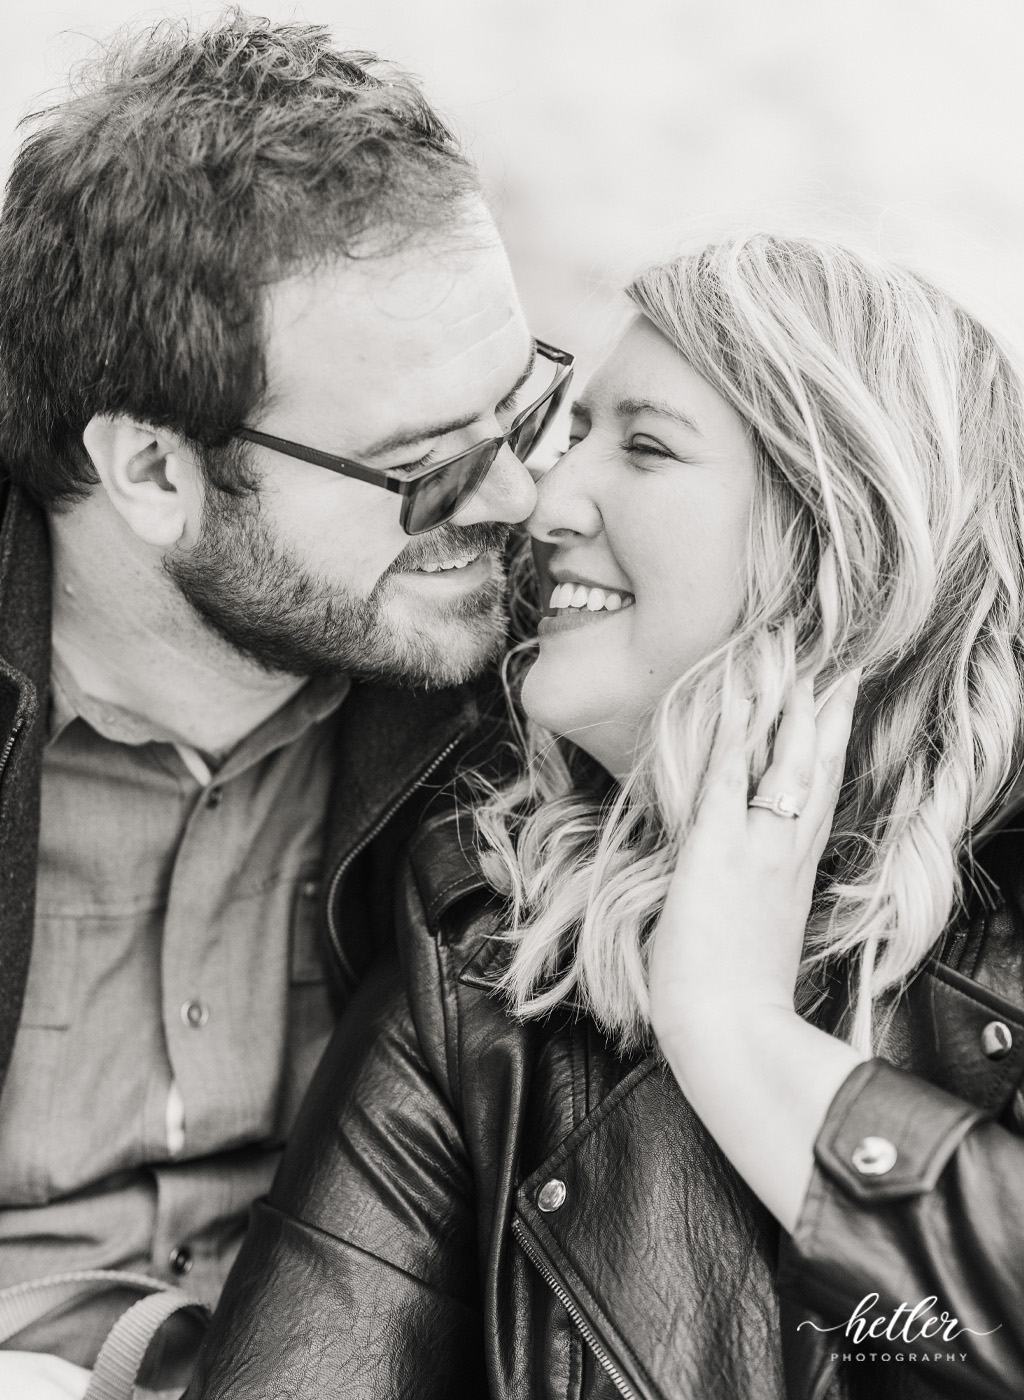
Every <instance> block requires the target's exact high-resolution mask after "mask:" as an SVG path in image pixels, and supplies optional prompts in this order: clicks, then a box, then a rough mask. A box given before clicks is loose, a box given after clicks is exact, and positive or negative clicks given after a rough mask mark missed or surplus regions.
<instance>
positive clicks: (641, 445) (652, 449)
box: [626, 437, 675, 458]
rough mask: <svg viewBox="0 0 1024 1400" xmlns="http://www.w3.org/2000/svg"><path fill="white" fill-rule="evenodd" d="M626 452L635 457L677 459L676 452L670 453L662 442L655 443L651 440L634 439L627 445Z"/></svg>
mask: <svg viewBox="0 0 1024 1400" xmlns="http://www.w3.org/2000/svg"><path fill="white" fill-rule="evenodd" d="M626 451H627V452H630V453H632V455H633V456H634V457H661V458H669V457H675V453H674V452H669V450H668V449H667V448H666V447H663V446H662V445H661V443H660V442H654V441H652V439H651V438H644V437H633V438H630V440H629V442H627V443H626Z"/></svg>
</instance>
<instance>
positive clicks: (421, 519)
mask: <svg viewBox="0 0 1024 1400" xmlns="http://www.w3.org/2000/svg"><path fill="white" fill-rule="evenodd" d="M534 344H535V345H536V348H537V354H538V355H539V356H540V357H542V358H543V359H545V360H548V361H550V362H551V363H552V364H553V365H555V366H556V369H555V377H554V379H553V380H552V382H551V383H550V384H549V385H548V387H547V388H546V389H545V390H544V392H543V394H541V395H540V397H539V398H536V399H534V400H533V402H532V403H531V404H530V405H529V406H528V407H527V408H524V409H523V410H522V412H521V413H518V414H516V416H515V418H514V419H513V421H512V426H511V427H510V428H509V429H508V431H507V432H504V433H502V434H501V435H500V436H499V437H492V438H485V439H484V441H483V442H478V443H477V444H476V445H475V446H474V447H470V448H467V449H466V451H465V452H460V453H458V454H457V455H456V456H455V457H448V458H446V460H445V461H443V462H430V463H428V464H427V465H426V466H423V467H415V468H413V469H412V470H411V471H404V470H402V469H400V468H399V469H394V468H393V469H390V470H388V469H380V468H374V467H366V466H363V464H362V463H361V462H350V461H349V460H348V458H346V457H335V456H333V455H332V454H331V453H330V452H321V451H319V450H318V449H317V448H315V447H304V446H303V445H302V444H301V443H298V442H289V441H288V440H287V438H279V437H272V436H271V435H270V434H269V433H261V432H257V430H256V429H255V428H240V429H239V430H238V432H236V433H235V434H234V436H235V437H236V438H242V439H244V440H245V441H246V442H254V443H257V444H258V445H259V446H260V447H269V448H270V449H271V450H272V451H274V452H281V453H283V454H284V456H286V457H296V458H298V460H299V461H300V462H311V463H312V464H313V466H315V467H326V468H327V470H328V471H331V472H337V473H338V474H339V475H340V476H350V477H354V478H355V480H356V481H367V482H369V484H370V485H371V486H382V487H383V488H384V490H385V491H394V492H396V493H397V494H398V495H399V496H401V497H402V513H401V517H400V518H401V522H402V529H403V530H404V531H405V532H406V534H407V535H422V534H423V533H424V532H425V531H427V530H433V529H436V527H437V526H438V525H443V524H444V523H445V521H446V520H451V518H452V516H453V515H454V514H455V513H456V511H459V510H461V509H462V507H463V506H464V505H465V504H466V502H467V501H469V500H470V498H471V497H472V496H473V495H474V494H475V492H476V491H477V490H478V488H479V487H480V485H481V483H482V482H483V479H484V477H485V476H486V475H487V473H488V471H489V470H490V468H491V466H492V465H493V463H494V459H495V458H496V457H497V455H498V453H499V452H500V451H501V449H502V447H504V445H505V443H508V445H509V447H510V448H511V449H512V451H513V452H514V453H515V455H516V456H517V457H518V458H519V460H520V462H525V461H526V460H527V458H528V457H529V456H530V454H531V453H532V452H533V450H534V448H536V447H537V445H538V444H539V442H540V440H541V438H542V437H543V436H544V434H545V433H546V432H547V430H548V428H549V427H550V426H551V423H552V421H553V419H554V417H555V415H556V414H557V412H558V410H559V408H560V407H561V404H562V401H563V400H564V398H565V395H566V392H567V390H568V388H569V382H570V380H571V379H572V367H573V356H572V355H570V354H569V353H568V351H566V350H556V349H555V347H554V346H553V345H546V344H545V343H544V342H543V341H542V340H538V341H535V342H534Z"/></svg>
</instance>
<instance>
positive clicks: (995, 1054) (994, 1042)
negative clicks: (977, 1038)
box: [981, 1021, 1013, 1060]
mask: <svg viewBox="0 0 1024 1400" xmlns="http://www.w3.org/2000/svg"><path fill="white" fill-rule="evenodd" d="M981 1048H982V1050H983V1051H984V1052H985V1054H986V1055H987V1056H988V1058H989V1059H990V1060H1001V1059H1002V1058H1003V1056H1004V1055H1008V1054H1009V1053H1010V1051H1011V1050H1012V1049H1013V1036H1012V1035H1011V1034H1010V1027H1009V1026H1007V1025H1005V1024H1004V1023H1003V1022H1002V1021H989V1023H988V1025H987V1026H986V1027H985V1029H984V1030H983V1031H982V1033H981Z"/></svg>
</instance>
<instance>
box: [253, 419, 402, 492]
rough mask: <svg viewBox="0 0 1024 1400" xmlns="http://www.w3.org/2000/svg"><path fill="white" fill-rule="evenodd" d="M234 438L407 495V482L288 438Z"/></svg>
mask: <svg viewBox="0 0 1024 1400" xmlns="http://www.w3.org/2000/svg"><path fill="white" fill-rule="evenodd" d="M235 437H239V438H244V439H245V441H246V442H254V443H256V444H257V445H258V446H260V447H269V448H270V449H271V451H273V452H283V453H284V454H285V456H287V457H298V458H299V460H300V461H302V462H309V463H311V464H312V465H313V466H314V467H326V469H327V470H328V471H329V472H337V473H338V475H339V476H350V477H354V478H355V479H356V480H357V481H368V482H369V483H370V484H371V485H375V486H383V487H385V488H386V489H387V490H388V491H394V492H396V493H397V494H398V495H399V496H404V495H406V494H407V492H408V487H409V483H410V479H409V478H398V477H392V476H388V475H387V473H386V472H383V471H381V470H380V469H379V468H374V467H364V466H363V465H362V464H361V463H360V462H350V461H348V460H347V458H344V457H335V456H333V455H332V454H331V453H330V452H320V451H318V450H317V449H316V448H315V447H304V446H303V445H302V443H298V442H290V441H289V440H288V439H287V438H279V437H274V436H273V435H272V434H270V433H261V432H259V431H257V429H256V428H240V429H239V430H238V432H236V433H235Z"/></svg>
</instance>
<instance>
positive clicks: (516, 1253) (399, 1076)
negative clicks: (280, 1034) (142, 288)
mask: <svg viewBox="0 0 1024 1400" xmlns="http://www.w3.org/2000/svg"><path fill="white" fill-rule="evenodd" d="M455 831H456V823H455V821H454V820H448V821H443V820H442V821H434V822H432V823H431V824H429V825H428V826H427V827H426V828H425V829H424V830H423V831H421V832H420V833H419V834H418V835H417V836H416V838H415V839H414V841H413V843H412V846H411V861H412V874H411V876H410V878H409V879H408V880H407V882H406V884H405V887H404V896H403V905H402V910H401V917H400V921H399V951H400V954H401V958H402V962H403V971H404V981H403V976H402V975H401V973H400V972H399V971H398V970H397V969H396V970H393V971H392V972H391V973H390V974H388V975H387V976H381V977H379V978H377V979H375V983H374V985H372V986H371V985H367V986H366V987H365V988H364V989H363V991H362V992H361V994H360V996H359V997H358V998H357V999H356V1001H355V1002H354V1003H353V1004H352V1006H351V1007H350V1010H349V1013H348V1014H347V1016H346V1017H345V1018H344V1019H343V1021H342V1024H341V1026H340V1028H339V1031H338V1034H337V1035H336V1037H335V1039H334V1041H333V1043H332V1045H331V1047H330V1049H329V1050H328V1052H327V1055H326V1056H325V1059H324V1061H323V1063H322V1065H321V1067H320V1070H319V1071H318V1074H317V1077H316V1079H315V1080H314V1083H313V1085H312V1087H311V1090H310V1092H309V1095H308V1096H307V1100H306V1103H305V1105H304V1107H303V1110H302V1113H301V1115H300V1119H299V1121H298V1123H297V1124H296V1127H295V1131H294V1134H293V1137H292V1139H291V1144H290V1146H289V1148H287V1149H286V1154H285V1158H284V1161H283V1163H282V1167H281V1170H280V1172H279V1174H278V1177H277V1180H276V1182H275V1184H274V1187H273V1190H272V1192H271V1195H270V1198H269V1200H268V1201H266V1202H262V1203H258V1204H257V1206H256V1208H255V1212H254V1218H253V1221H252V1225H251V1228H250V1232H249V1235H248V1237H247V1239H246V1241H245V1243H244V1245H243V1247H242V1251H241V1254H240V1255H239V1258H238V1260H237V1262H236V1265H235V1267H234V1270H233V1271H232V1274H231V1276H230V1278H229V1280H228V1284H227V1287H226V1289H225V1293H224V1296H223V1300H222V1303H221V1306H220V1308H219V1310H218V1312H217V1315H216V1317H215V1319H214V1323H213V1327H212V1331H211V1333H210V1335H209V1337H208V1340H207V1342H206V1344H205V1346H204V1349H203V1352H202V1354H201V1357H200V1362H199V1367H198V1371H197V1374H196V1378H195V1380H194V1382H193V1385H192V1387H191V1389H190V1390H189V1392H188V1400H200V1397H201V1400H229V1397H230V1400H243V1397H245V1400H271V1397H274V1400H276V1397H278V1396H285V1395H287V1396H289V1397H295V1400H320V1397H321V1396H339V1397H340V1396H344V1397H346V1400H363V1398H364V1397H366V1400H369V1397H374V1400H383V1397H396V1400H397V1397H402V1400H428V1397H430V1400H442V1397H445V1400H447V1398H448V1397H456V1396H457V1397H460V1400H481V1398H482V1397H485V1396H491V1397H493V1400H526V1398H527V1397H529V1400H554V1398H555V1397H558V1400H565V1398H566V1397H584V1396H585V1397H587V1400H598V1398H599V1397H600V1400H613V1397H618V1396H636V1397H644V1400H668V1397H672V1396H680V1395H685V1396H694V1397H700V1400H735V1398H736V1397H740V1396H743V1397H750V1400H775V1398H776V1397H781V1396H782V1394H783V1388H782V1371H781V1349H780V1338H779V1320H778V1307H777V1302H776V1293H775V1285H774V1274H775V1245H776V1233H777V1232H776V1230H775V1227H774V1224H773V1222H772V1221H771V1219H770V1218H769V1217H768V1215H767V1213H766V1212H765V1211H764V1210H763V1209H762V1208H761V1207H760V1205H759V1204H758V1203H757V1202H756V1201H755V1200H754V1198H753V1196H752V1195H751V1193H750V1192H749V1191H748V1190H747V1188H746V1187H745V1186H744V1185H743V1183H742V1182H741V1181H740V1180H739V1179H738V1177H737V1176H736V1174H735V1173H734V1172H733V1170H732V1168H731V1167H730V1166H729V1164H728V1163H727V1162H726V1161H725V1159H724V1158H723V1156H722V1154H721V1153H720V1152H719V1150H718V1148H717V1147H716V1145H715V1144H714V1143H713V1142H712V1141H711V1139H710V1138H709V1136H708V1134H707V1133H706V1132H705V1130H704V1128H703V1126H702V1124H701V1123H700V1122H699V1120H697V1118H696V1117H695V1115H694V1114H693V1112H692V1110H691V1109H690V1108H689V1105H688V1104H687V1102H686V1100H685V1099H684V1098H683V1096H682V1094H681V1093H680V1091H679V1089H678V1087H677V1085H676V1083H675V1080H674V1079H673V1078H672V1076H671V1075H670V1074H669V1073H668V1071H667V1069H666V1067H665V1065H664V1063H663V1062H662V1061H661V1060H660V1059H659V1058H658V1057H656V1056H647V1057H638V1058H637V1059H635V1060H623V1059H621V1058H619V1057H618V1056H616V1055H615V1054H614V1053H613V1052H612V1050H611V1049H610V1048H609V1046H608V1045H607V1044H606V1042H605V1041H604V1040H603V1038H602V1037H601V1036H600V1034H599V1033H598V1032H597V1030H596V1029H595V1027H594V1026H593V1025H592V1024H591V1023H590V1022H588V1021H587V1020H584V1019H580V1018H576V1017H572V1016H563V1017H561V1018H559V1019H555V1020H551V1021H549V1022H545V1023H544V1024H543V1025H537V1024H530V1025H524V1024H522V1023H520V1022H518V1021H516V1020H514V1019H513V1018H512V1017H511V1016H509V1015H508V1014H507V1013H506V1012H505V1010H504V1009H503V1007H502V1004H501V1002H500V1001H499V1000H498V999H497V998H496V997H495V996H494V994H493V991H492V984H493V979H494V975H495V968H496V959H498V958H500V957H502V956H503V955H504V951H505V948H506V947H507V945H504V944H503V943H502V942H501V941H500V940H499V939H496V938H494V937H493V934H494V933H495V932H496V931H498V929H499V927H500V912H499V909H498V906H499V904H500V901H497V900H496V899H495V896H494V895H493V893H492V891H491V890H490V889H489V888H488V887H487V885H486V882H485V881H484V879H483V877H482V875H481V873H480V870H479V867H478V865H477V863H476V861H475V860H473V859H470V858H468V857H467V855H466V854H465V852H464V850H463V848H462V844H461V843H460V841H459V840H458V839H457V837H456V835H455ZM404 986H408V988H409V993H408V995H406V992H405V990H404Z"/></svg>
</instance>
